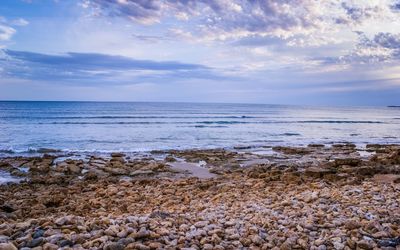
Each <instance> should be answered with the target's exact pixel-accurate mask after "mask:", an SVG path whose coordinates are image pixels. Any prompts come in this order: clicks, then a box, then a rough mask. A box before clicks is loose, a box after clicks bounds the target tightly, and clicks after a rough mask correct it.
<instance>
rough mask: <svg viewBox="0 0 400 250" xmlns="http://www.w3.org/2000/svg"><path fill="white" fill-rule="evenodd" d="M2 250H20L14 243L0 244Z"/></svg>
mask: <svg viewBox="0 0 400 250" xmlns="http://www.w3.org/2000/svg"><path fill="white" fill-rule="evenodd" d="M0 250H18V248H16V247H15V246H14V245H13V244H12V243H0Z"/></svg>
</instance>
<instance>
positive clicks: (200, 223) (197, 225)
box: [194, 221, 208, 228]
mask: <svg viewBox="0 0 400 250" xmlns="http://www.w3.org/2000/svg"><path fill="white" fill-rule="evenodd" d="M207 225H208V221H198V222H196V223H194V226H195V227H197V228H199V227H205V226H207Z"/></svg>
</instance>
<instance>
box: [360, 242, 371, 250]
mask: <svg viewBox="0 0 400 250" xmlns="http://www.w3.org/2000/svg"><path fill="white" fill-rule="evenodd" d="M357 248H358V249H366V250H370V249H373V248H374V245H373V244H372V242H371V241H369V240H361V241H358V242H357Z"/></svg>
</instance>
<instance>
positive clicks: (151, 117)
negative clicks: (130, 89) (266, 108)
mask: <svg viewBox="0 0 400 250" xmlns="http://www.w3.org/2000/svg"><path fill="white" fill-rule="evenodd" d="M1 118H3V119H32V120H35V119H37V120H81V119H255V118H264V117H257V116H247V115H241V116H108V115H106V116H54V117H52V116H48V117H41V116H36V117H35V116H2V117H1Z"/></svg>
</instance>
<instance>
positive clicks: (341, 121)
mask: <svg viewBox="0 0 400 250" xmlns="http://www.w3.org/2000/svg"><path fill="white" fill-rule="evenodd" d="M297 123H360V124H364V123H365V124H381V123H384V122H380V121H343V120H329V121H315V120H309V121H298V122H297Z"/></svg>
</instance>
